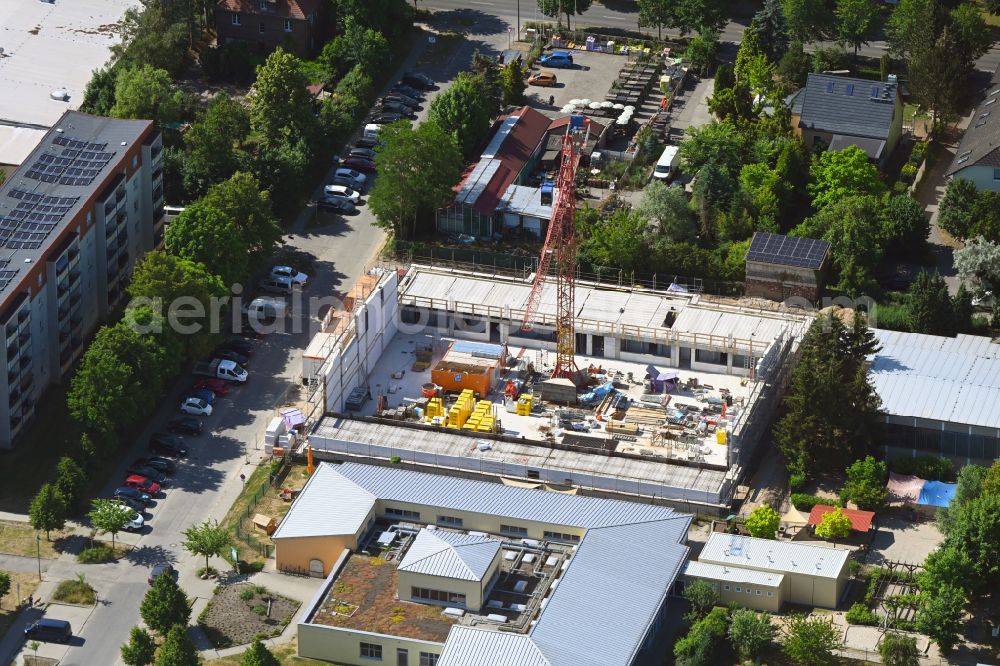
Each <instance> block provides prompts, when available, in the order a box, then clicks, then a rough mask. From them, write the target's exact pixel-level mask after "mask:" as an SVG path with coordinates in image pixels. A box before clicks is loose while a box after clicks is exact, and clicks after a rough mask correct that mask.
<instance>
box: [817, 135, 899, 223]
mask: <svg viewBox="0 0 1000 666" xmlns="http://www.w3.org/2000/svg"><path fill="white" fill-rule="evenodd" d="M812 177H813V183H812V185H810V186H809V193H810V194H811V195H812V197H813V207H814V208H816V209H817V210H818V209H820V208H822V207H823V206H826V205H827V204H830V203H833V202H834V201H840V200H842V199H843V198H844V197H848V196H852V195H870V196H878V195H880V194H882V193H883V192H884V191H885V184H884V183H883V182H882V180H881V179H880V178H879V174H878V169H876V168H875V165H873V164H872V163H871V162H870V161H869V160H868V155H866V154H865V151H863V150H861V149H860V148H858V147H857V146H850V147H848V148H845V149H844V150H833V151H826V152H824V153H821V154H820V156H819V159H818V160H817V161H816V163H815V164H814V165H813V168H812Z"/></svg>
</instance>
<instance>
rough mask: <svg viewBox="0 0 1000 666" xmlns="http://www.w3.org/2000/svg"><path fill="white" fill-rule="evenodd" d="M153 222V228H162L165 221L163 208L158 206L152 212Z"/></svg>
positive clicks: (165, 214) (165, 213)
mask: <svg viewBox="0 0 1000 666" xmlns="http://www.w3.org/2000/svg"><path fill="white" fill-rule="evenodd" d="M153 220H155V221H154V222H153V226H154V227H159V226H162V225H163V223H165V222H166V221H167V211H166V210H165V209H164V208H163V206H160V207H159V208H157V209H156V210H154V211H153Z"/></svg>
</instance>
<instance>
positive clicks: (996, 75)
mask: <svg viewBox="0 0 1000 666" xmlns="http://www.w3.org/2000/svg"><path fill="white" fill-rule="evenodd" d="M977 165H979V166H992V167H1000V66H998V67H997V69H996V71H995V72H993V79H992V80H991V81H990V87H989V88H987V89H986V95H985V96H984V97H983V100H982V102H980V103H979V106H978V107H977V108H976V112H975V114H973V116H972V122H971V123H969V129H967V130H965V134H963V135H962V141H961V142H960V143H959V144H958V151H957V152H956V153H955V159H953V160H952V162H951V165H950V166H949V167H948V171H946V172H945V174H946V175H948V176H951V175H954V174H956V173H958V172H959V171H961V170H962V169H965V168H966V167H970V166H977ZM960 177H961V176H960Z"/></svg>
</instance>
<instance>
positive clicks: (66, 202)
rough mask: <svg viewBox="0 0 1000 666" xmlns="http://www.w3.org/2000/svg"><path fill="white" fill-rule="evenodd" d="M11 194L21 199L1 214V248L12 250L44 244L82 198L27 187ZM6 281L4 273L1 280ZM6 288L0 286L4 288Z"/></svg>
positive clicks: (32, 247) (0, 287)
mask: <svg viewBox="0 0 1000 666" xmlns="http://www.w3.org/2000/svg"><path fill="white" fill-rule="evenodd" d="M9 196H10V197H11V198H12V199H17V200H18V202H17V205H16V206H14V208H13V209H12V210H10V211H8V212H6V213H3V214H0V247H4V248H8V249H12V250H18V249H29V250H32V249H37V248H38V247H40V246H41V244H42V241H44V240H45V238H46V237H47V236H48V235H49V233H51V231H52V230H53V229H55V228H56V226H57V225H58V224H59V222H60V221H61V220H62V219H63V217H65V215H66V214H67V213H68V212H70V211H71V210H72V209H73V206H74V205H76V202H77V200H78V199H79V197H56V196H47V195H41V194H35V193H32V192H26V191H24V190H11V191H10V192H9ZM15 273H16V271H15ZM11 277H13V276H11ZM2 281H3V278H2V274H0V283H2ZM2 288H3V287H2V286H0V289H2Z"/></svg>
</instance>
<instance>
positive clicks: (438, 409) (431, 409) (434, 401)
mask: <svg viewBox="0 0 1000 666" xmlns="http://www.w3.org/2000/svg"><path fill="white" fill-rule="evenodd" d="M435 416H444V403H442V402H441V398H431V399H430V400H429V401H428V402H427V413H426V419H425V420H426V421H427V422H428V423H430V422H431V421H432V420H433V419H434V417H435Z"/></svg>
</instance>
